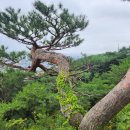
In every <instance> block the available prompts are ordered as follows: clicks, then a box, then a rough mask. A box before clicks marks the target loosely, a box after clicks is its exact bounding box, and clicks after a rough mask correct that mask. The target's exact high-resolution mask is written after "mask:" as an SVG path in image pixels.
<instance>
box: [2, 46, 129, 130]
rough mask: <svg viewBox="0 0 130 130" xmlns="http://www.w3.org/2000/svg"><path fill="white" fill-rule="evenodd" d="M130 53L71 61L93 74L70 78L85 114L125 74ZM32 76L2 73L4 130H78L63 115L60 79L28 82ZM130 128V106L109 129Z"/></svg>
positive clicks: (8, 70) (108, 126)
mask: <svg viewBox="0 0 130 130" xmlns="http://www.w3.org/2000/svg"><path fill="white" fill-rule="evenodd" d="M129 52H130V48H122V49H121V50H120V51H119V52H109V53H105V54H99V55H93V56H84V57H83V58H81V59H78V60H71V70H73V71H75V72H80V71H82V70H85V69H87V67H88V65H89V67H90V69H89V71H87V72H84V73H79V74H77V75H76V76H72V77H70V79H71V82H72V90H73V93H74V95H76V96H77V98H76V97H75V99H76V102H77V99H78V103H79V105H80V106H82V107H83V108H84V110H85V112H87V111H88V110H89V109H90V108H91V107H92V106H93V105H94V104H96V103H97V102H98V101H99V100H100V99H101V98H102V97H104V96H105V95H106V94H107V93H108V92H109V91H110V90H111V89H112V88H113V87H114V86H115V85H116V84H117V83H118V82H119V81H120V80H121V78H122V77H123V76H124V75H125V73H126V71H127V69H128V68H129V67H130V56H129ZM79 68H80V69H79ZM32 75H33V73H31V74H30V73H27V72H26V73H25V72H22V71H18V70H12V69H6V70H5V71H4V72H3V71H1V72H0V101H1V103H0V130H75V128H73V127H71V126H70V125H69V123H68V122H67V121H66V119H65V118H64V116H63V115H62V114H61V112H60V105H59V99H58V97H59V95H58V94H59V92H58V90H57V87H56V86H57V83H56V78H57V77H56V76H53V77H51V76H49V75H46V74H45V75H44V77H41V78H39V79H35V80H31V81H30V80H29V81H28V80H27V81H25V77H29V76H32ZM71 92H72V91H71ZM71 95H72V93H71ZM129 129H130V105H128V106H126V107H125V108H124V109H123V110H122V111H121V112H120V113H118V115H117V116H116V117H114V119H112V120H111V121H110V122H109V124H108V125H107V126H106V130H129Z"/></svg>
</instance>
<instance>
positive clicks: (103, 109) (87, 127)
mask: <svg viewBox="0 0 130 130" xmlns="http://www.w3.org/2000/svg"><path fill="white" fill-rule="evenodd" d="M129 102H130V69H129V70H128V72H127V73H126V75H125V76H124V78H123V79H122V80H121V81H120V82H119V83H118V84H117V85H116V86H115V87H114V88H113V90H111V91H110V92H109V93H108V94H107V95H106V96H105V97H104V98H103V99H102V100H101V101H99V102H98V103H97V104H96V105H95V106H94V107H92V108H91V109H90V111H89V112H88V113H87V114H86V115H85V116H84V118H83V120H82V121H81V124H80V130H104V127H105V125H106V124H107V123H108V122H109V121H110V120H111V119H112V118H113V117H114V116H115V115H116V114H117V113H118V112H119V111H121V110H122V109H123V108H124V107H125V106H126V105H127V104H128V103H129Z"/></svg>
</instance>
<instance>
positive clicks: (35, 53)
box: [31, 48, 83, 128]
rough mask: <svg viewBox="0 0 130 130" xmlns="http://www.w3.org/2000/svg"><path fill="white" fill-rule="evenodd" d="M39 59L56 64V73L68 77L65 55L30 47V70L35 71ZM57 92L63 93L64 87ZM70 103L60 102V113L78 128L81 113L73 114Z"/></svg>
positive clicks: (81, 116)
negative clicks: (63, 103)
mask: <svg viewBox="0 0 130 130" xmlns="http://www.w3.org/2000/svg"><path fill="white" fill-rule="evenodd" d="M39 61H47V62H50V63H53V64H56V65H57V66H58V73H59V74H60V73H64V75H65V77H68V74H69V62H68V59H67V57H66V56H64V55H63V54H61V53H56V52H50V51H46V50H43V49H35V48H34V50H33V49H32V67H31V70H32V71H35V70H36V67H38V66H39V63H40V62H39ZM65 82H66V81H65ZM59 93H60V94H61V95H62V94H65V95H67V94H66V93H65V91H64V88H63V89H60V90H59ZM67 98H68V97H66V96H65V97H63V100H67ZM71 106H72V104H71V103H68V104H66V105H65V106H64V105H62V104H60V107H61V112H62V114H63V115H64V116H65V117H66V118H68V119H69V123H70V124H71V125H72V126H74V127H76V128H78V127H79V124H80V122H81V120H82V119H83V115H82V114H81V113H80V112H78V111H76V113H75V114H72V113H73V110H71V109H70V108H71Z"/></svg>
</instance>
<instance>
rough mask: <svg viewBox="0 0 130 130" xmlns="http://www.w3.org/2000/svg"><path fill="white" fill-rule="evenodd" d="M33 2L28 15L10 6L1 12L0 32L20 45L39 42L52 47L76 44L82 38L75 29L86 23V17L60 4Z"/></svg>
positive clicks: (77, 29) (84, 26) (61, 47)
mask: <svg viewBox="0 0 130 130" xmlns="http://www.w3.org/2000/svg"><path fill="white" fill-rule="evenodd" d="M33 5H34V8H35V10H33V11H31V12H28V14H27V15H23V14H21V10H20V9H18V10H15V9H13V8H12V7H9V8H6V9H5V11H4V12H0V33H2V34H4V35H6V36H8V37H10V38H12V39H15V40H17V41H18V42H21V43H23V44H27V45H33V44H34V43H37V44H39V43H42V44H44V45H45V46H50V45H51V46H53V48H52V49H65V48H69V47H73V46H78V45H79V44H80V43H81V42H82V41H83V39H80V37H79V35H78V34H77V33H75V32H77V31H81V30H83V29H85V28H86V26H87V25H88V21H87V20H86V17H85V16H83V15H80V16H75V15H74V14H70V13H69V11H68V9H65V8H63V6H61V4H60V5H59V6H58V7H57V8H56V7H55V6H54V5H53V4H52V5H50V6H48V5H46V4H45V3H43V2H41V1H36V2H35V3H34V4H33ZM37 41H40V42H37Z"/></svg>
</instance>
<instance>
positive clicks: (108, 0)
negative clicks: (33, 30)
mask: <svg viewBox="0 0 130 130" xmlns="http://www.w3.org/2000/svg"><path fill="white" fill-rule="evenodd" d="M41 1H43V2H45V3H47V4H49V3H54V4H58V3H59V2H61V3H62V4H63V5H64V7H66V8H68V9H69V10H70V12H72V13H75V14H77V15H78V14H84V15H86V16H87V18H88V19H89V25H88V27H87V28H86V29H85V30H84V31H83V32H82V33H81V37H82V38H84V39H85V40H84V42H83V43H82V44H81V45H80V46H78V47H75V48H71V49H66V50H63V51H61V52H62V53H64V54H67V55H70V56H78V55H80V54H81V52H82V53H86V54H87V55H90V54H97V53H103V52H106V51H117V50H118V45H119V47H120V48H121V47H122V46H126V47H128V46H130V2H122V1H121V0H41ZM33 2H34V0H0V10H3V9H4V8H6V7H9V6H12V7H14V8H16V9H17V8H21V9H22V10H23V12H27V11H29V10H32V9H33V6H32V4H33ZM1 44H4V45H6V46H8V47H9V49H10V50H19V49H21V50H24V49H25V46H24V45H22V44H20V45H19V44H18V43H17V42H16V41H14V40H12V39H9V38H7V37H5V36H3V35H0V45H1Z"/></svg>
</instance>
